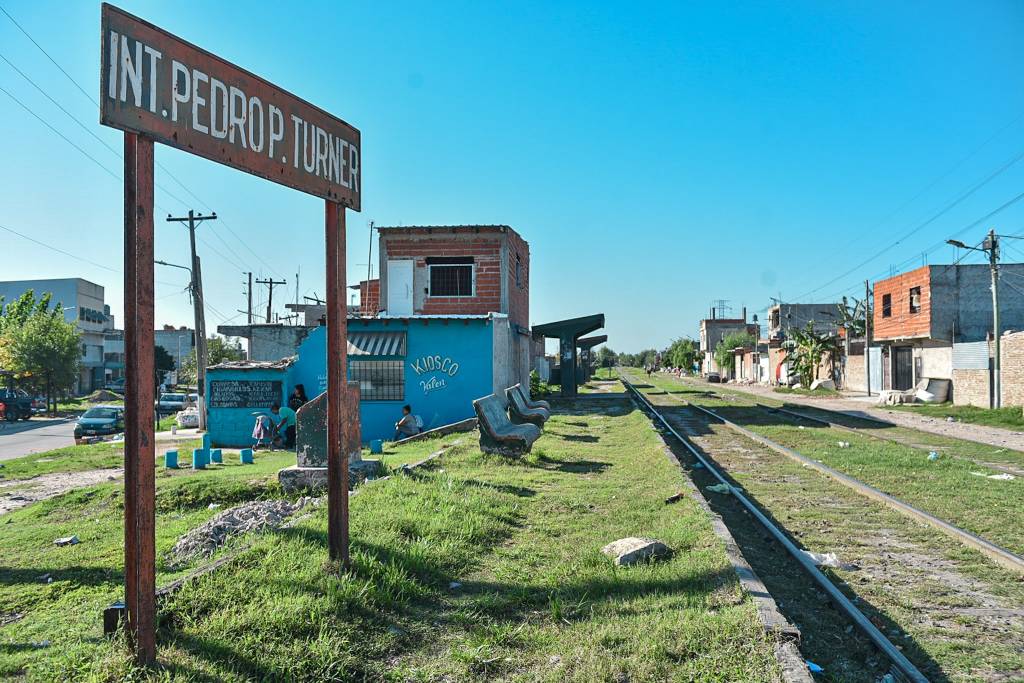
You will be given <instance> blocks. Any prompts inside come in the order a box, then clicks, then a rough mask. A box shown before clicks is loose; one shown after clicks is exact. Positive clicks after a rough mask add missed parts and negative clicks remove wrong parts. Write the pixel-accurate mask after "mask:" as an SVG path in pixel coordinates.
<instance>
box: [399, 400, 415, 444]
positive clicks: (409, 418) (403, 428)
mask: <svg viewBox="0 0 1024 683" xmlns="http://www.w3.org/2000/svg"><path fill="white" fill-rule="evenodd" d="M419 433H420V428H419V425H417V424H416V418H415V417H413V415H412V406H409V405H404V406H402V419H401V420H399V421H398V422H396V423H395V441H401V440H402V439H404V438H406V437H409V436H412V435H413V434H419Z"/></svg>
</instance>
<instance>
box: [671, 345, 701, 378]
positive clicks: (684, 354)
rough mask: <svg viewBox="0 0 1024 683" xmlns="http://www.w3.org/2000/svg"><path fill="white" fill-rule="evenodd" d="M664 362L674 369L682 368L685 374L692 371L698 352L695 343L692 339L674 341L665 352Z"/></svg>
mask: <svg viewBox="0 0 1024 683" xmlns="http://www.w3.org/2000/svg"><path fill="white" fill-rule="evenodd" d="M664 355H665V359H666V362H667V363H668V364H669V365H670V366H672V367H674V368H683V369H684V370H686V371H687V372H689V371H690V370H692V369H693V364H694V363H695V362H697V358H698V357H699V356H700V352H699V351H698V350H697V342H695V341H693V340H692V339H686V338H681V339H676V340H674V341H673V342H672V344H671V345H670V346H669V347H668V349H666V350H665V354H664Z"/></svg>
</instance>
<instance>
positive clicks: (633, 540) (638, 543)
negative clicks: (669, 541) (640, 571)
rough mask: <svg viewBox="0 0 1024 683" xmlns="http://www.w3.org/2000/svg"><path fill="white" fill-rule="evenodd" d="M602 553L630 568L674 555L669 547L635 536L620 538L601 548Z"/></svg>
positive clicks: (659, 542)
mask: <svg viewBox="0 0 1024 683" xmlns="http://www.w3.org/2000/svg"><path fill="white" fill-rule="evenodd" d="M601 552H602V553H604V554H605V555H607V556H608V557H610V558H612V559H613V560H615V564H617V565H619V566H628V565H631V564H636V563H638V562H644V561H646V560H658V559H662V558H664V557H668V556H669V555H671V554H672V551H671V550H669V547H668V546H667V545H665V544H664V543H662V542H661V541H658V540H655V539H653V538H637V537H634V536H631V537H628V538H620V539H619V540H617V541H613V542H612V543H609V544H608V545H606V546H605V547H603V548H601Z"/></svg>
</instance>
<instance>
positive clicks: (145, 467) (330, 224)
mask: <svg viewBox="0 0 1024 683" xmlns="http://www.w3.org/2000/svg"><path fill="white" fill-rule="evenodd" d="M108 8H109V9H116V8H112V7H111V6H109V5H106V4H104V13H105V14H106V11H107V10H108ZM118 11H120V10H118ZM129 16H130V15H129ZM140 21H141V20H140ZM154 29H155V27H154ZM104 30H106V24H104ZM157 30H158V29H157ZM168 35H169V34H168ZM197 49H198V48H197ZM207 54H209V53H207ZM102 96H103V93H102V91H101V97H102ZM310 106H312V105H310ZM105 123H106V122H105ZM107 125H110V124H109V123H108V124H107ZM346 125H347V124H346ZM115 127H117V126H115ZM353 130H355V129H353ZM356 134H357V136H358V131H356ZM124 145H125V149H124V291H125V301H124V307H125V375H126V400H125V450H124V462H125V512H124V519H125V528H124V547H125V550H124V553H125V554H124V558H125V605H126V608H127V629H128V634H129V637H130V639H131V641H132V643H133V645H134V647H135V653H136V659H137V660H138V661H139V662H140V663H142V664H152V663H153V662H155V660H156V469H155V468H156V462H155V459H156V453H155V439H156V434H155V424H154V421H153V419H152V415H153V410H154V408H153V406H154V401H155V386H154V383H153V379H152V378H153V376H154V295H153V292H154V280H153V267H154V266H153V264H154V260H153V238H154V231H153V208H154V201H153V187H154V139H153V138H152V137H150V136H149V135H146V134H141V133H139V132H137V131H131V130H126V131H125V134H124ZM172 146H178V145H172ZM201 156H204V155H201ZM213 160H214V161H217V159H213ZM229 165H231V164H229ZM242 170H246V169H242ZM250 172H251V171H250ZM284 184H287V183H284ZM296 189H302V188H296ZM306 191H308V190H306ZM313 194H315V193H313ZM358 205H359V203H358V195H357V198H356V203H355V207H358ZM350 206H351V204H350ZM345 208H346V207H345V205H344V204H343V203H341V202H339V201H334V200H332V199H331V198H326V199H325V211H324V214H325V220H324V223H325V251H326V254H325V255H326V260H327V278H326V279H327V302H328V314H327V338H328V345H327V365H328V376H327V414H328V417H327V436H328V462H327V480H328V503H327V505H328V512H327V516H328V548H329V554H330V557H331V559H332V560H334V561H337V562H338V563H339V564H340V566H341V567H342V568H343V569H345V570H347V569H348V568H349V567H350V560H349V534H348V528H349V519H348V481H349V471H348V469H349V468H348V453H347V452H345V451H347V450H348V447H347V444H349V442H350V440H351V437H352V436H354V435H355V434H357V433H358V421H359V411H358V403H355V406H353V405H352V403H354V402H353V401H351V400H349V401H347V403H348V404H349V405H348V409H347V410H345V411H344V414H343V411H342V407H343V404H344V403H346V400H345V399H346V397H347V396H346V395H343V392H347V391H348V384H347V381H346V376H347V370H346V364H347V353H348V352H347V348H348V342H347V336H348V334H347V309H346V305H345V291H346V286H345V277H346V273H345ZM353 396H356V397H357V396H358V390H356V392H355V393H354V394H353ZM347 398H350V399H351V398H352V397H347ZM356 401H358V399H357V398H356ZM342 444H346V447H345V448H343V447H342Z"/></svg>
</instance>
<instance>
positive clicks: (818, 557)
mask: <svg viewBox="0 0 1024 683" xmlns="http://www.w3.org/2000/svg"><path fill="white" fill-rule="evenodd" d="M801 552H802V553H803V554H804V555H806V556H807V559H809V560H810V561H811V562H813V563H814V564H815V565H816V566H818V567H833V568H835V569H845V570H851V569H859V567H857V565H855V564H850V563H848V562H842V561H840V560H839V556H838V555H836V554H835V553H814V552H811V551H810V550H803V551H801Z"/></svg>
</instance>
